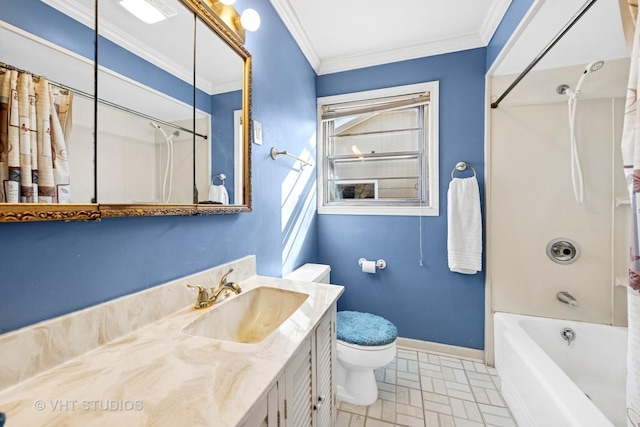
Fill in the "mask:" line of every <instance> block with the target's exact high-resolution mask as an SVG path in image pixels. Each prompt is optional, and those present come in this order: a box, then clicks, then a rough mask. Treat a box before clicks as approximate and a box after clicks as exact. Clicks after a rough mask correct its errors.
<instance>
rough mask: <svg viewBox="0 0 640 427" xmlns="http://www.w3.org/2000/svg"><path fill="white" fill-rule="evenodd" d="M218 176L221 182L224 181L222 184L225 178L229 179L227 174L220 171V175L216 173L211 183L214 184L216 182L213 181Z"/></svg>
mask: <svg viewBox="0 0 640 427" xmlns="http://www.w3.org/2000/svg"><path fill="white" fill-rule="evenodd" d="M216 178H217V179H219V180H220V182H222V185H224V180H225V179H227V176H226V175H225V174H223V173H219V174H218V175H216V176H214V177H213V179H212V180H211V185H214V184H213V181H214V180H215V179H216Z"/></svg>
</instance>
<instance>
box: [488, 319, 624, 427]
mask: <svg viewBox="0 0 640 427" xmlns="http://www.w3.org/2000/svg"><path fill="white" fill-rule="evenodd" d="M565 327H568V328H571V329H573V330H574V331H575V333H576V334H575V335H576V337H575V340H574V341H573V342H572V343H571V344H570V345H567V341H565V340H564V339H563V338H562V337H561V335H560V331H561V330H562V329H563V328H565ZM494 333H495V361H496V369H497V370H498V373H499V375H500V378H501V379H502V394H503V396H504V398H505V400H506V401H507V404H508V405H509V408H510V409H511V411H512V412H513V415H514V416H515V418H516V421H517V422H518V425H519V426H520V427H530V426H531V427H533V426H537V427H613V426H615V427H625V426H626V425H627V424H626V418H625V381H626V354H627V329H626V328H621V327H614V326H607V325H598V324H593V323H583V322H574V321H568V320H558V319H546V318H541V317H531V316H521V315H516V314H507V313H496V314H495V315H494Z"/></svg>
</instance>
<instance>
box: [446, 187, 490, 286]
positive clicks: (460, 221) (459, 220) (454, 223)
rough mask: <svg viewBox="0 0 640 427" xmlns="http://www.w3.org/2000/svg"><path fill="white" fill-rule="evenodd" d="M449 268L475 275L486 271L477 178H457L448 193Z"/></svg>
mask: <svg viewBox="0 0 640 427" xmlns="http://www.w3.org/2000/svg"><path fill="white" fill-rule="evenodd" d="M447 223H448V236H447V254H448V262H449V269H450V270H451V271H455V272H457V273H463V274H475V273H477V272H478V271H481V270H482V217H481V215H480V190H479V189H478V181H477V180H476V177H475V176H472V177H469V178H453V179H452V180H451V182H450V183H449V191H448V193H447Z"/></svg>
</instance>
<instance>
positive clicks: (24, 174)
mask: <svg viewBox="0 0 640 427" xmlns="http://www.w3.org/2000/svg"><path fill="white" fill-rule="evenodd" d="M13 3H16V4H10V5H7V7H6V8H5V7H4V6H3V10H2V11H0V89H2V91H1V92H0V93H1V94H2V95H1V98H0V106H1V108H0V121H1V122H2V123H7V124H8V125H7V126H5V127H7V129H3V128H2V125H0V134H1V136H0V180H1V182H2V184H3V185H2V186H1V190H0V202H8V203H25V204H27V203H33V202H39V203H74V204H90V203H97V204H100V205H108V206H109V209H117V208H114V207H113V206H111V205H119V204H126V205H140V204H142V205H155V204H171V205H191V204H194V203H198V204H200V205H201V206H205V205H210V206H217V205H226V204H229V205H233V204H236V205H241V204H242V203H243V186H245V185H246V184H247V183H245V182H243V177H244V176H245V173H246V171H245V170H244V169H243V167H242V166H243V164H245V162H244V161H243V156H245V155H247V153H245V152H244V151H245V150H246V149H247V147H244V145H245V144H247V143H248V141H246V139H247V137H248V135H246V132H245V133H243V132H242V123H241V117H242V108H243V100H245V96H244V95H243V88H244V87H245V83H246V82H245V79H247V78H249V77H248V76H247V75H245V61H246V60H247V59H246V57H243V56H242V55H241V54H239V53H238V49H237V48H233V47H231V46H230V45H229V44H228V42H227V41H225V40H223V39H222V38H220V36H219V35H218V34H217V33H216V32H215V31H213V30H212V28H210V26H209V25H207V24H206V23H205V22H204V21H203V20H201V19H200V17H197V16H195V15H194V13H193V11H191V10H190V9H189V8H188V7H186V6H185V4H183V2H182V1H180V0H162V1H161V3H162V8H161V10H162V13H163V14H164V15H166V16H165V17H164V18H165V19H162V20H160V21H158V22H155V23H153V24H148V23H145V22H143V21H141V20H140V19H139V18H137V17H136V16H134V15H132V14H131V13H130V12H129V11H128V10H127V9H125V8H124V7H123V6H122V4H121V3H126V2H120V1H103V2H98V3H99V4H98V9H97V13H98V17H99V19H98V32H97V34H96V33H95V30H94V29H95V24H94V23H95V11H96V2H95V0H71V1H62V0H42V1H39V0H26V1H24V2H20V4H17V3H18V2H13ZM190 7H191V6H190ZM19 8H20V9H23V10H24V9H28V10H29V14H28V15H29V16H28V18H27V17H26V15H25V13H24V11H22V12H18V9H19ZM12 9H16V10H15V11H14V10H12ZM5 20H6V21H5ZM240 50H242V49H241V48H240ZM96 57H97V70H96V69H95V66H96V64H95V58H96ZM25 71H26V72H28V73H29V75H30V76H29V77H28V78H27V77H20V75H21V74H25V75H26V73H24V72H25ZM95 76H97V80H94V79H95ZM26 81H29V83H24V82H26ZM5 82H6V83H5ZM20 88H23V89H22V92H21V91H20ZM14 98H15V102H14V101H13V99H14ZM21 100H23V101H24V102H23V103H22V104H21V102H20V101H21ZM21 105H22V107H21ZM44 106H46V107H47V108H45V107H44ZM32 107H33V108H32ZM31 110H35V112H36V113H38V112H40V111H42V114H43V117H47V116H48V117H49V122H48V123H47V122H45V120H40V121H39V119H37V118H35V119H34V118H33V117H32V116H33V115H32V113H31ZM51 112H55V114H52V113H51ZM4 117H6V120H4ZM36 117H37V115H36ZM27 119H28V120H27ZM14 122H15V123H14ZM33 123H35V124H33ZM9 124H10V125H9ZM14 125H15V126H14ZM43 147H44V148H43ZM48 147H50V148H48ZM27 148H28V149H27ZM38 148H40V150H38ZM25 209H27V208H26V205H25Z"/></svg>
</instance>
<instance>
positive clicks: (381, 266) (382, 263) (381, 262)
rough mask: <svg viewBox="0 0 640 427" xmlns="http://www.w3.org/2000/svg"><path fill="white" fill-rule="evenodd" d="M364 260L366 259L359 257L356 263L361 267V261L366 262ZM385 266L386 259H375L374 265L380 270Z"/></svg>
mask: <svg viewBox="0 0 640 427" xmlns="http://www.w3.org/2000/svg"><path fill="white" fill-rule="evenodd" d="M366 261H367V259H366V258H360V259H359V260H358V265H359V266H360V267H362V263H363V262H366ZM386 266H387V261H385V260H383V259H379V260H377V261H376V267H377V268H379V269H380V270H384V269H385V268H386Z"/></svg>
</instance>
